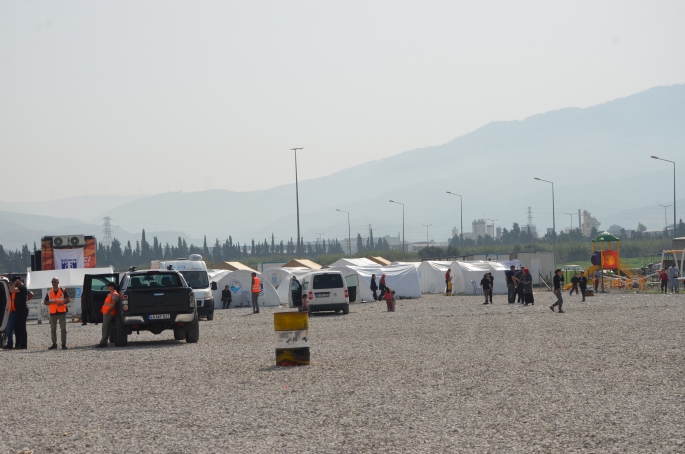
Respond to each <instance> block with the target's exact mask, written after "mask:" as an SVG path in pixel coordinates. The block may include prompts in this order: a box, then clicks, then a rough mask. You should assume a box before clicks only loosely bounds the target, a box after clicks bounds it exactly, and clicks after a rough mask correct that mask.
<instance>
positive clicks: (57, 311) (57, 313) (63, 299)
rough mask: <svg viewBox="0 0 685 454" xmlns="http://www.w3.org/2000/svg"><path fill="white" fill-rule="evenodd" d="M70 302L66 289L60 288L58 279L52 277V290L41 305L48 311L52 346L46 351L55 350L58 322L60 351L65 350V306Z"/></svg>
mask: <svg viewBox="0 0 685 454" xmlns="http://www.w3.org/2000/svg"><path fill="white" fill-rule="evenodd" d="M70 302H71V300H70V299H69V294H68V293H67V289H65V288H63V287H60V286H59V279H57V278H56V277H53V278H52V288H51V289H49V290H48V291H47V293H46V294H45V299H44V300H43V304H44V305H45V306H47V307H48V309H49V311H50V337H51V338H52V346H50V347H48V350H55V349H56V348H57V322H59V331H60V334H61V337H62V350H66V349H67V310H68V309H67V304H69V303H70Z"/></svg>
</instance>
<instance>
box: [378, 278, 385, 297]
mask: <svg viewBox="0 0 685 454" xmlns="http://www.w3.org/2000/svg"><path fill="white" fill-rule="evenodd" d="M386 288H387V287H386V286H385V274H383V275H381V280H380V281H379V282H378V290H380V292H381V296H380V297H381V298H383V297H384V296H385V289H386Z"/></svg>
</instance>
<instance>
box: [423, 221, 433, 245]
mask: <svg viewBox="0 0 685 454" xmlns="http://www.w3.org/2000/svg"><path fill="white" fill-rule="evenodd" d="M421 225H423V226H424V227H425V228H426V247H428V227H430V226H431V225H433V224H421Z"/></svg>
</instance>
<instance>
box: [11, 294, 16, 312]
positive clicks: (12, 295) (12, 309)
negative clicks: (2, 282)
mask: <svg viewBox="0 0 685 454" xmlns="http://www.w3.org/2000/svg"><path fill="white" fill-rule="evenodd" d="M15 296H16V293H10V312H14V311H15V310H16V309H15V308H14V297H15Z"/></svg>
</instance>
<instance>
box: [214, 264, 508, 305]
mask: <svg viewBox="0 0 685 454" xmlns="http://www.w3.org/2000/svg"><path fill="white" fill-rule="evenodd" d="M511 265H514V266H515V267H516V268H517V269H520V267H521V263H520V262H519V261H518V260H514V261H500V262H493V261H487V262H485V261H473V262H461V261H425V262H393V263H391V264H390V265H383V266H382V265H379V264H377V263H375V262H373V261H371V260H368V259H364V258H361V259H345V258H344V259H340V260H338V261H336V262H335V263H333V264H331V265H330V266H329V267H326V268H324V269H322V270H320V271H323V272H325V271H328V270H330V271H340V272H342V273H343V276H345V280H346V282H347V285H348V286H356V287H357V291H356V297H355V300H354V301H353V302H360V301H373V293H372V292H371V289H370V286H371V278H372V276H373V275H375V276H376V284H379V282H380V278H381V276H382V275H384V274H385V283H386V285H387V286H388V287H390V288H391V289H392V290H393V291H395V296H396V297H399V298H421V296H422V295H423V294H429V293H434V294H439V293H445V290H446V288H445V287H446V285H445V273H446V271H447V270H448V269H450V270H451V275H452V289H453V291H452V293H453V294H474V293H476V292H477V289H478V288H480V281H481V279H482V278H483V276H484V275H485V273H488V272H490V273H492V275H493V277H494V293H496V294H505V293H507V285H506V282H505V277H504V272H505V271H506V270H508V269H509V267H510V266H511ZM312 271H317V270H311V269H308V268H268V269H266V270H264V272H263V273H257V275H258V276H259V277H260V280H261V283H262V292H261V293H260V295H259V298H258V301H259V305H260V306H278V305H281V304H288V302H289V293H290V282H291V279H292V278H296V279H298V280H301V279H302V277H304V276H305V275H306V274H308V273H311V272H312ZM209 278H210V280H211V281H213V282H216V283H217V287H218V288H217V290H215V291H214V304H215V307H217V308H221V307H223V306H222V302H221V292H222V290H224V289H225V287H226V286H228V288H229V289H230V290H231V294H232V302H231V305H230V307H249V306H250V301H251V299H250V297H251V296H250V291H251V282H252V281H251V279H252V276H251V272H250V271H249V270H237V271H228V270H210V271H209Z"/></svg>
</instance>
